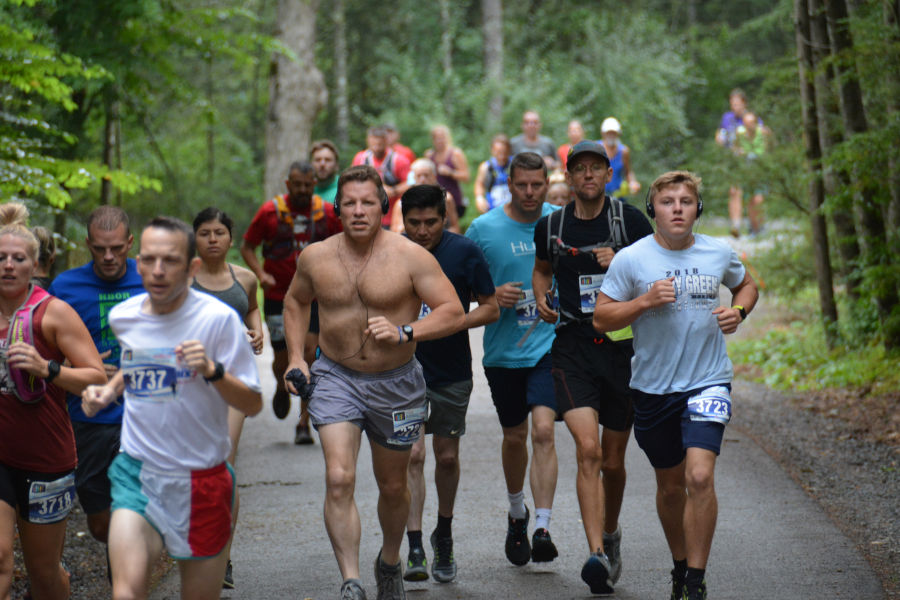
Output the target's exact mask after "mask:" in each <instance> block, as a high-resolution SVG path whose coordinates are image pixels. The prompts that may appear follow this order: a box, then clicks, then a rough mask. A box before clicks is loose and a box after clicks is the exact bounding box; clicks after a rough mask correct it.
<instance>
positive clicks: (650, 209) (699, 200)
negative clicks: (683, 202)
mask: <svg viewBox="0 0 900 600" xmlns="http://www.w3.org/2000/svg"><path fill="white" fill-rule="evenodd" d="M644 208H645V209H646V210H647V216H648V217H650V218H651V219H655V218H656V209H655V208H653V203H652V202H650V190H649V189H648V190H647V197H646V198H644ZM702 214H703V194H701V193H700V190H697V218H698V219H699V218H700V215H702Z"/></svg>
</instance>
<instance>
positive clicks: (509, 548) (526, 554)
mask: <svg viewBox="0 0 900 600" xmlns="http://www.w3.org/2000/svg"><path fill="white" fill-rule="evenodd" d="M529 517H530V515H529V513H528V507H527V506H526V507H525V518H524V519H513V518H512V517H511V516H509V515H508V514H507V515H506V519H507V521H508V522H509V524H508V527H507V529H506V558H508V559H509V562H511V563H512V564H514V565H516V566H517V567H521V566H522V565H527V564H528V561H529V560H530V559H531V546H529V545H528V519H529Z"/></svg>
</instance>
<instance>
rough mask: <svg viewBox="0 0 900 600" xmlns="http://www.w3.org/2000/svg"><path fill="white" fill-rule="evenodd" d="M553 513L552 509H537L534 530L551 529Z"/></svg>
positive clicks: (535, 510)
mask: <svg viewBox="0 0 900 600" xmlns="http://www.w3.org/2000/svg"><path fill="white" fill-rule="evenodd" d="M552 513H553V509H552V508H536V509H534V528H535V529H547V530H549V529H550V515H551V514H552Z"/></svg>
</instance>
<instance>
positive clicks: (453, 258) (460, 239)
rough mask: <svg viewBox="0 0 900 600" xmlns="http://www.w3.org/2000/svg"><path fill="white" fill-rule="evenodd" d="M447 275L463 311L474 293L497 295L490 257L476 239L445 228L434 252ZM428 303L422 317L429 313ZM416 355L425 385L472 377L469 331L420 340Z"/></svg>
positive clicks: (448, 382)
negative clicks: (488, 260) (424, 340)
mask: <svg viewBox="0 0 900 600" xmlns="http://www.w3.org/2000/svg"><path fill="white" fill-rule="evenodd" d="M431 252H432V254H434V257H435V258H436V259H437V261H438V264H440V265H441V269H443V271H444V274H445V275H446V276H447V279H449V280H450V283H452V284H453V287H454V288H455V289H456V294H457V295H458V296H459V301H460V302H461V303H462V305H463V310H465V311H466V312H467V313H468V312H469V302H470V301H471V299H472V296H473V295H481V296H490V295H492V294H494V292H495V289H494V282H493V280H492V279H491V272H490V269H489V268H488V263H487V260H486V259H485V258H484V254H483V253H482V252H481V248H479V247H478V245H477V244H475V242H473V241H472V240H470V239H469V238H467V237H464V236H461V235H458V234H455V233H452V232H449V231H445V232H444V233H443V236H442V237H441V241H440V242H438V245H437V246H435V247H434V249H433V250H432V251H431ZM430 310H431V309H429V308H428V307H427V306H426V305H425V304H423V305H422V312H421V313H420V315H419V318H421V317H423V316H425V314H427V312H430ZM416 358H417V359H418V360H419V362H420V363H422V369H423V371H424V374H425V384H426V385H427V386H428V387H432V388H433V387H440V386H444V385H448V384H451V383H456V382H459V381H466V380H469V379H471V378H472V350H471V349H470V348H469V331H468V330H467V329H463V330H462V331H458V332H456V333H454V334H452V335H449V336H447V337H445V338H441V339H439V340H429V341H427V342H419V343H418V344H417V345H416Z"/></svg>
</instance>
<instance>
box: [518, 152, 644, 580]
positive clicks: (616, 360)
mask: <svg viewBox="0 0 900 600" xmlns="http://www.w3.org/2000/svg"><path fill="white" fill-rule="evenodd" d="M566 168H567V173H566V180H567V181H568V183H569V185H570V186H572V188H573V189H574V190H575V201H574V202H573V203H572V204H570V205H569V206H567V207H566V208H563V209H562V210H560V211H557V212H555V213H553V214H551V215H550V216H549V217H547V218H545V219H541V220H540V221H538V224H537V227H536V228H535V231H534V243H535V247H536V249H537V252H536V254H535V259H534V273H533V275H532V286H533V288H534V297H535V298H536V299H537V308H538V313H539V314H540V317H541V319H543V320H544V321H546V322H547V323H556V322H557V319H559V324H558V325H557V328H556V340H554V342H553V350H552V355H553V383H554V386H555V389H556V404H557V406H558V407H559V410H560V412H562V414H563V419H564V420H565V422H566V426H567V427H568V428H569V431H570V432H571V433H572V437H573V438H574V440H575V457H576V461H577V463H578V476H577V478H576V480H575V489H576V491H577V493H578V505H579V507H580V509H581V521H582V524H583V525H584V532H585V535H586V537H587V542H588V549H589V551H590V556H589V557H588V559H587V561H586V562H585V565H584V568H583V569H582V571H581V578H582V579H584V580H585V582H586V583H587V584H588V585H589V586H590V588H591V592H593V593H595V594H598V593H603V594H611V593H612V592H613V587H612V586H613V585H614V584H615V583H616V581H617V580H618V579H619V574H620V573H621V570H622V561H621V555H620V552H619V545H620V541H621V539H622V531H621V528H620V527H619V511H620V509H621V507H622V498H623V496H624V493H625V448H626V447H627V446H628V436H629V434H630V432H631V424H632V419H633V416H632V408H631V394H630V390H629V389H628V382H629V380H630V379H631V367H630V365H629V361H630V359H631V356H632V355H633V354H634V352H633V350H632V347H631V331H630V330H627V331H623V332H615V333H614V334H609V335H598V334H597V333H596V332H595V331H594V328H593V327H592V326H591V317H592V316H593V313H594V298H595V297H596V294H597V291H598V289H599V287H600V283H601V282H602V281H603V277H604V273H605V272H606V268H607V267H608V266H609V263H610V261H611V260H612V258H613V255H614V254H615V253H616V252H618V251H620V250H621V249H622V248H624V247H625V246H627V245H628V244H630V243H632V242H635V241H637V240H638V239H640V238H642V237H644V236H646V235H650V234H652V233H653V228H652V227H650V223H648V222H647V219H646V218H645V217H644V216H642V215H641V213H640V212H639V211H638V210H637V209H636V208H634V207H632V206H630V205H628V204H626V203H624V202H622V201H620V200H616V199H613V198H611V197H610V196H607V195H606V193H605V192H604V188H605V185H606V182H607V180H608V179H609V178H610V177H611V176H612V169H611V168H610V165H609V158H608V157H607V156H606V153H605V152H604V151H603V146H602V145H600V144H597V143H596V142H588V141H585V142H580V143H578V144H575V145H574V146H573V147H572V149H571V150H570V151H569V156H568V158H567V160H566ZM554 277H555V278H556V282H557V284H558V288H559V289H558V292H557V291H555V288H554V285H553V282H554ZM548 293H549V294H550V295H551V296H552V300H553V306H551V305H550V303H548V301H547V296H548ZM598 423H599V424H600V425H602V426H603V435H602V438H601V436H600V434H599V432H598V427H597V425H598ZM601 472H602V474H603V477H602V479H601V477H600V475H601Z"/></svg>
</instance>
